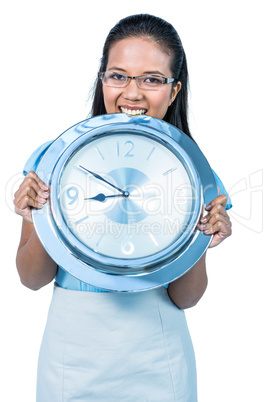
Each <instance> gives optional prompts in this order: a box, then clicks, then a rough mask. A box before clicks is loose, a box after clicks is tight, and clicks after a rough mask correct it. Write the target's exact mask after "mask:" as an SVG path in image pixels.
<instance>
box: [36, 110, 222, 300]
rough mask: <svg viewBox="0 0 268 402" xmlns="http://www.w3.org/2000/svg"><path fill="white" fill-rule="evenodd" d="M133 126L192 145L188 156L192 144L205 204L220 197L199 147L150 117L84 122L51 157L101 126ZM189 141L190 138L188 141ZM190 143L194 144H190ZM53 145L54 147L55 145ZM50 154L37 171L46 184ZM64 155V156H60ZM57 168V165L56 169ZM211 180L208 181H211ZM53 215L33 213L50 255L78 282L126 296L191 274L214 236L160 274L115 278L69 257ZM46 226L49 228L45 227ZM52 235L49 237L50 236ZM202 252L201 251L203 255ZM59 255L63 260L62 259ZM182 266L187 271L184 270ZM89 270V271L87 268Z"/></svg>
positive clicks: (193, 244) (198, 237)
mask: <svg viewBox="0 0 268 402" xmlns="http://www.w3.org/2000/svg"><path fill="white" fill-rule="evenodd" d="M122 122H124V123H133V124H134V125H139V126H140V125H141V126H143V127H144V128H145V130H147V129H148V127H149V124H150V126H151V127H153V128H154V129H156V130H158V131H161V130H162V131H164V132H165V134H167V135H168V136H170V138H172V139H174V140H175V141H178V142H179V143H182V144H183V146H185V143H186V144H188V149H187V152H188V153H189V144H190V143H191V147H192V146H193V148H194V149H193V152H190V154H191V158H192V160H193V159H195V161H194V166H195V168H197V169H196V170H198V171H200V170H199V169H198V167H199V168H201V175H200V174H199V176H201V177H200V180H201V184H202V185H203V187H206V186H207V191H206V194H205V193H204V194H203V195H202V197H203V202H204V204H206V203H208V202H209V201H211V199H212V198H214V197H215V196H216V195H217V193H216V191H217V189H216V184H215V180H214V177H212V176H213V175H212V172H211V169H210V167H209V165H208V163H207V161H206V159H205V157H204V156H203V154H202V153H201V151H200V150H199V149H198V147H197V146H195V144H194V143H193V142H192V141H191V140H190V139H189V138H188V137H187V136H186V135H185V134H183V133H182V132H180V130H178V129H177V128H175V127H173V126H171V125H170V124H168V123H166V122H163V121H162V120H158V119H155V118H152V117H149V116H139V117H134V118H129V117H128V116H126V115H122V114H115V115H103V116H97V117H95V118H92V119H87V120H84V121H82V122H80V123H78V124H76V125H74V126H73V127H71V128H69V129H68V130H66V131H65V132H64V133H63V134H62V135H61V136H59V137H58V138H57V139H56V140H55V141H54V142H53V144H54V147H53V146H51V147H50V148H49V154H50V156H51V155H52V154H54V157H55V156H57V157H58V156H61V155H62V154H63V152H64V150H65V149H66V148H68V147H69V145H70V144H72V143H73V142H75V140H76V139H77V138H79V137H80V136H81V135H83V134H85V133H86V132H88V131H91V130H93V129H94V128H96V127H97V126H98V125H99V124H101V123H102V124H103V125H113V124H115V125H116V124H118V123H122ZM186 137H187V138H186ZM189 141H190V142H189ZM53 144H52V145H53ZM186 148H187V147H186ZM46 154H47V152H46ZM46 154H45V155H44V157H43V159H42V160H41V162H40V164H39V167H38V169H37V174H38V175H39V176H40V178H41V179H42V180H44V181H45V182H49V180H48V179H50V177H51V175H52V173H51V169H50V171H48V169H46V168H45V166H46V159H47V158H46ZM59 154H60V155H59ZM53 168H55V164H54V167H53ZM207 176H208V177H207ZM48 215H49V207H48V205H47V204H46V205H45V207H44V209H43V210H35V211H33V220H34V225H35V229H36V232H37V234H38V236H39V238H40V240H41V242H42V243H43V245H44V247H45V249H46V250H47V251H48V253H49V254H50V255H51V256H52V258H54V259H55V261H56V262H57V263H58V264H59V265H60V266H62V265H63V266H64V267H65V268H66V269H67V271H68V272H69V273H70V274H71V275H73V276H74V277H77V279H79V280H81V281H84V282H86V283H91V284H93V286H96V287H99V288H103V289H107V290H110V291H126V292H134V291H142V290H147V289H152V288H155V287H158V286H161V285H163V284H165V283H169V282H171V281H173V280H175V279H177V278H178V277H180V276H181V275H183V274H184V273H185V272H187V271H188V270H189V269H190V268H191V267H192V266H193V265H194V264H195V263H196V262H197V261H198V260H199V259H200V258H201V256H202V254H203V253H204V252H205V250H206V249H207V247H208V246H209V243H210V240H211V238H210V236H205V235H203V233H202V232H198V233H195V234H194V236H193V238H192V239H190V241H189V242H188V244H187V245H186V247H185V250H183V252H182V254H181V255H179V256H178V257H177V259H176V260H175V261H173V262H171V263H170V262H169V261H167V262H166V263H164V264H163V266H162V267H160V268H159V269H158V270H156V271H153V272H151V273H149V274H146V275H136V276H132V277H131V276H126V275H121V276H120V275H114V274H107V273H103V272H99V271H96V270H94V269H91V268H90V267H89V266H88V265H85V264H84V263H83V262H81V261H79V260H78V259H77V256H75V255H74V254H73V253H72V251H71V252H70V253H68V252H67V253H66V248H65V246H64V245H63V243H62V240H61V239H58V235H57V233H56V231H55V227H53V224H52V223H51V222H50V221H49V220H48V219H47V216H48ZM44 222H45V228H44V227H43V224H44ZM48 234H49V236H48ZM55 239H57V240H58V242H57V249H58V250H57V252H56V253H55V250H54V251H53V249H54V245H53V241H54V240H55ZM187 250H189V251H190V250H191V253H190V252H188V253H187V252H186V251H187ZM200 250H201V251H200ZM59 254H61V257H60V258H59ZM77 264H78V265H79V269H78V271H79V270H80V272H79V273H78V272H77V267H78V265H77ZM182 264H183V265H184V267H183V268H182ZM86 267H87V268H88V269H85V268H86Z"/></svg>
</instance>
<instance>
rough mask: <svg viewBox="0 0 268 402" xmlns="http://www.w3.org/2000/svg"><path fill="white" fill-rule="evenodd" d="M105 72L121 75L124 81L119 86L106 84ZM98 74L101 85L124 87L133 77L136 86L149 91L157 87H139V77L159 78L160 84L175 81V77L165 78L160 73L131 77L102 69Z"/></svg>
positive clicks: (155, 89)
mask: <svg viewBox="0 0 268 402" xmlns="http://www.w3.org/2000/svg"><path fill="white" fill-rule="evenodd" d="M106 73H110V74H118V75H122V76H123V77H125V78H126V81H125V82H124V85H121V86H120V85H119V86H114V85H107V84H106V83H105V82H104V76H105V74H106ZM98 75H99V79H100V80H101V81H102V83H103V85H106V86H107V87H111V88H126V87H127V86H128V84H129V83H130V81H131V80H134V79H135V80H136V83H137V85H138V87H139V88H140V89H145V90H149V91H150V90H151V91H157V89H158V88H143V87H141V86H140V83H139V78H142V77H152V78H161V79H162V80H163V81H162V85H165V84H171V83H172V82H174V81H177V80H176V79H175V78H167V77H163V76H162V75H156V74H142V75H136V76H133V77H132V76H130V75H126V74H122V73H116V72H115V71H103V72H99V74H98ZM162 85H161V86H162Z"/></svg>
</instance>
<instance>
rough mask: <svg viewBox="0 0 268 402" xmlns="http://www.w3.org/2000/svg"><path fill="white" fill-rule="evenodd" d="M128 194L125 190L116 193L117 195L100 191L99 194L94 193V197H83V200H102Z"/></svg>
mask: <svg viewBox="0 0 268 402" xmlns="http://www.w3.org/2000/svg"><path fill="white" fill-rule="evenodd" d="M128 196H129V193H128V192H127V191H124V194H117V195H104V194H103V193H100V194H98V195H96V196H95V197H90V198H84V200H95V201H100V202H103V201H105V200H106V198H114V197H128Z"/></svg>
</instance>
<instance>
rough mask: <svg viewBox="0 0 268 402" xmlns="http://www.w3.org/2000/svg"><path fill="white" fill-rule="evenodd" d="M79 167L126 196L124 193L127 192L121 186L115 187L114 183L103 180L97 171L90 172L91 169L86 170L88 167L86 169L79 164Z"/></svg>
mask: <svg viewBox="0 0 268 402" xmlns="http://www.w3.org/2000/svg"><path fill="white" fill-rule="evenodd" d="M79 167H80V168H82V169H84V170H85V171H86V172H88V173H90V174H92V176H94V177H96V179H98V180H102V181H104V183H107V184H109V186H112V187H113V188H115V189H116V190H118V191H120V193H122V194H123V196H126V195H125V194H126V193H127V191H124V190H121V188H119V187H116V186H115V185H114V184H112V183H110V182H109V181H107V180H105V179H104V178H103V177H101V176H100V175H99V174H97V173H94V172H91V170H88V169H86V168H85V167H83V166H81V165H79ZM127 197H128V195H127Z"/></svg>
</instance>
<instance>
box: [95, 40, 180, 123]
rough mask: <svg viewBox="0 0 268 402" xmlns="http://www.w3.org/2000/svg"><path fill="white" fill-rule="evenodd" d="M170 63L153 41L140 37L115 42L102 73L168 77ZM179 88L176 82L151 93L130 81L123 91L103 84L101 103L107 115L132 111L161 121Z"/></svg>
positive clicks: (169, 75)
mask: <svg viewBox="0 0 268 402" xmlns="http://www.w3.org/2000/svg"><path fill="white" fill-rule="evenodd" d="M170 62H171V56H170V55H168V54H167V53H165V52H164V51H162V50H161V48H160V46H159V45H157V44H156V43H155V42H154V41H152V40H149V39H144V38H127V39H123V40H120V41H118V42H116V43H115V44H114V45H113V46H112V47H111V49H110V52H109V58H108V64H107V67H106V71H112V72H118V73H122V74H125V75H129V76H132V77H134V76H138V75H143V74H157V75H161V76H163V77H167V78H172V73H171V70H170ZM173 78H174V77H173ZM180 88H181V83H180V82H179V83H178V84H177V85H176V86H175V87H173V86H172V84H164V85H162V87H161V89H160V90H157V91H151V90H148V89H141V88H139V87H138V85H137V82H136V80H130V82H129V84H128V85H127V86H126V87H125V88H112V87H108V86H105V85H103V95H104V104H105V108H106V111H107V113H122V112H123V111H124V112H125V113H126V112H127V111H133V110H134V111H140V112H139V113H141V114H146V115H148V116H152V117H156V118H158V119H163V117H164V116H165V114H166V111H167V109H168V107H169V105H170V104H171V103H172V102H173V100H174V99H175V97H176V95H177V93H178V92H179V90H180ZM129 113H130V112H129Z"/></svg>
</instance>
